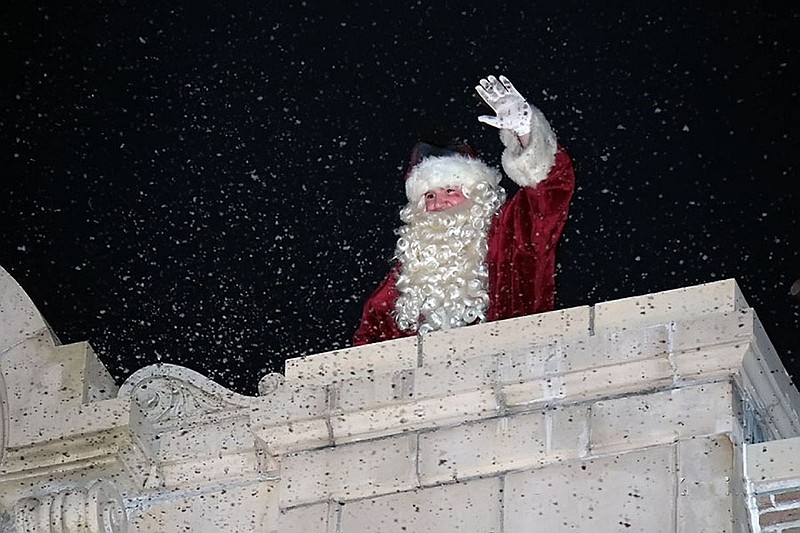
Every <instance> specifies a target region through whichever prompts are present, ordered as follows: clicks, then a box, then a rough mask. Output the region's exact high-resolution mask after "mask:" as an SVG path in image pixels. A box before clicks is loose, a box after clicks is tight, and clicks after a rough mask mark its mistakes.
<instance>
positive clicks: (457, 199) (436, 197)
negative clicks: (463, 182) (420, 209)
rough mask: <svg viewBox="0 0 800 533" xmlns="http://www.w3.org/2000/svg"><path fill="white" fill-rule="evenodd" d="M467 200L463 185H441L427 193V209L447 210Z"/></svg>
mask: <svg viewBox="0 0 800 533" xmlns="http://www.w3.org/2000/svg"><path fill="white" fill-rule="evenodd" d="M466 201H467V198H466V196H464V193H463V192H462V191H461V187H439V188H437V189H432V190H430V191H428V192H426V193H425V211H428V212H431V213H436V212H438V211H446V210H448V209H450V208H452V207H455V206H457V205H461V204H463V203H464V202H466Z"/></svg>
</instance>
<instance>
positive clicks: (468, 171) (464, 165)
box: [406, 155, 502, 202]
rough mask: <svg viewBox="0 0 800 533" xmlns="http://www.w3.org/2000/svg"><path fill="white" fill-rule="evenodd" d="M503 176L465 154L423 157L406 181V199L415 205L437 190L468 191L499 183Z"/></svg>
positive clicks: (494, 185)
mask: <svg viewBox="0 0 800 533" xmlns="http://www.w3.org/2000/svg"><path fill="white" fill-rule="evenodd" d="M501 177H502V175H501V174H500V172H499V171H498V170H496V169H494V168H491V167H490V166H488V165H487V164H486V163H484V162H482V161H480V160H478V159H475V158H472V157H467V156H465V155H449V156H434V157H426V158H425V159H423V160H422V162H420V163H419V164H418V165H417V166H415V167H414V168H413V170H412V171H411V173H410V174H409V175H408V178H407V179H406V197H408V200H409V201H410V202H417V201H419V199H420V198H421V197H422V196H423V195H424V194H425V193H426V192H428V191H431V190H433V189H438V188H439V187H461V188H462V189H469V188H470V187H471V186H473V185H476V184H478V183H489V184H490V185H491V186H492V187H496V186H497V185H499V184H500V178H501Z"/></svg>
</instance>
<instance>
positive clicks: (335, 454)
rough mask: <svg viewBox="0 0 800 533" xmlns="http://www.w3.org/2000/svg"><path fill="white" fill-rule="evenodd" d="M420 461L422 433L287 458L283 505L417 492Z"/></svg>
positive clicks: (282, 487)
mask: <svg viewBox="0 0 800 533" xmlns="http://www.w3.org/2000/svg"><path fill="white" fill-rule="evenodd" d="M416 459H417V435H416V434H410V435H402V436H397V437H390V438H385V439H377V440H371V441H366V442H358V443H353V444H344V445H339V446H334V447H330V448H323V449H320V450H312V451H305V452H299V453H292V454H287V455H285V456H284V457H283V458H282V461H281V481H282V483H281V507H282V508H286V507H294V506H297V505H302V504H306V503H317V502H321V501H323V500H326V499H329V498H333V499H336V500H339V501H347V500H353V499H357V498H364V497H370V496H376V495H379V494H387V493H391V492H398V491H402V490H409V489H412V488H415V487H417V485H418V483H417V475H416V469H417V460H416Z"/></svg>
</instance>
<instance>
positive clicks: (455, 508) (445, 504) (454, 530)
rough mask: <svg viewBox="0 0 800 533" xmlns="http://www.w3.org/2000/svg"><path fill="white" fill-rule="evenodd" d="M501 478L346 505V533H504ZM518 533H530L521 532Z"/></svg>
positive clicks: (414, 491)
mask: <svg viewBox="0 0 800 533" xmlns="http://www.w3.org/2000/svg"><path fill="white" fill-rule="evenodd" d="M501 502H502V491H501V480H500V479H499V478H488V479H477V480H472V481H467V482H463V483H454V484H450V485H442V486H438V487H430V488H425V489H418V490H413V491H408V492H401V493H399V494H391V495H388V496H381V497H378V498H371V499H368V500H361V501H357V502H350V503H346V504H345V505H344V507H343V509H342V524H341V529H340V531H341V532H342V533H403V532H414V533H463V532H465V531H475V532H478V531H479V532H481V533H492V532H493V533H501V532H502V531H512V530H509V529H503V527H502V523H501V517H502V503H501ZM515 531H528V529H525V530H523V529H520V530H515Z"/></svg>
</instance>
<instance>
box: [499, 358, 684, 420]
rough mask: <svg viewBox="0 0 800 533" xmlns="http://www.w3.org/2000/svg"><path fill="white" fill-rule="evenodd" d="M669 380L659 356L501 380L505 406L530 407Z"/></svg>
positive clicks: (644, 388) (630, 390)
mask: <svg viewBox="0 0 800 533" xmlns="http://www.w3.org/2000/svg"><path fill="white" fill-rule="evenodd" d="M672 381H673V373H672V366H671V365H670V363H669V360H668V359H667V358H666V357H658V358H652V359H641V360H634V361H630V362H627V363H622V364H617V365H610V366H605V367H599V368H590V369H586V370H579V371H576V372H568V373H565V374H556V375H551V376H545V377H544V378H541V379H534V380H532V381H529V382H526V383H510V384H504V385H502V387H501V391H502V395H503V398H504V401H505V404H506V406H507V407H509V408H511V409H517V408H522V407H524V408H528V409H533V408H537V406H549V405H554V404H558V403H563V402H567V401H569V402H573V401H584V400H587V399H593V398H599V397H603V396H612V395H613V396H615V395H618V394H623V393H635V392H640V391H647V390H652V389H656V388H663V387H666V386H668V385H670V384H671V383H672Z"/></svg>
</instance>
